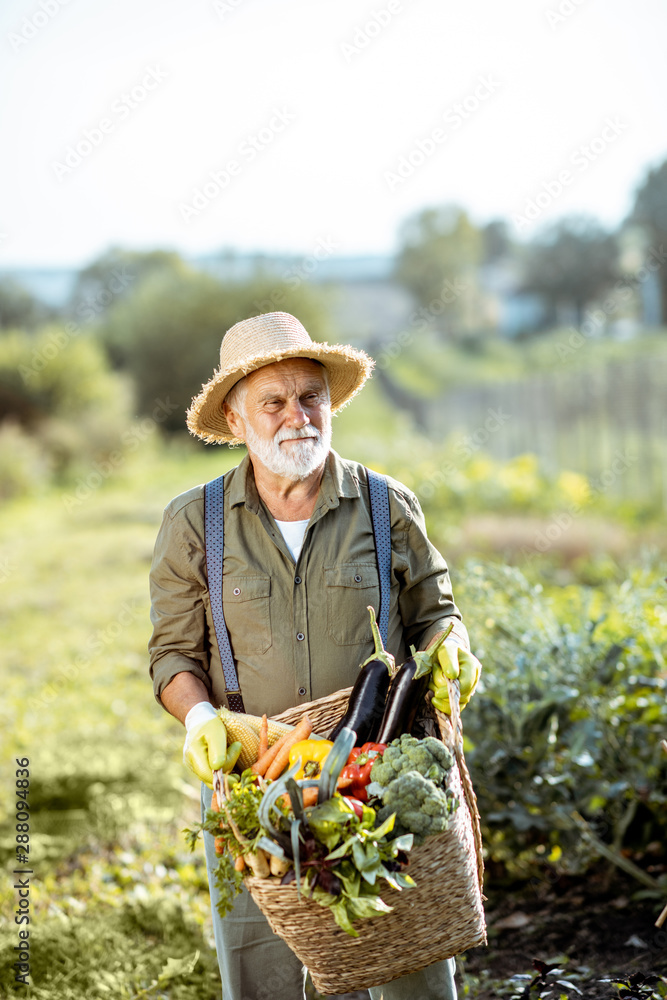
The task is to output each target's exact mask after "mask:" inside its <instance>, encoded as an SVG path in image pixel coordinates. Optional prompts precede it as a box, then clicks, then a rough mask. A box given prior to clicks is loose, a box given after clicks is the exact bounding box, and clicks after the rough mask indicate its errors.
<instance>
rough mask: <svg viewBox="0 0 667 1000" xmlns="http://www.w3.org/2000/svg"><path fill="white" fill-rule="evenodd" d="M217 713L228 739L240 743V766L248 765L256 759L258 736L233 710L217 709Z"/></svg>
mask: <svg viewBox="0 0 667 1000" xmlns="http://www.w3.org/2000/svg"><path fill="white" fill-rule="evenodd" d="M218 714H219V715H220V718H221V719H222V721H223V722H224V724H225V729H226V730H227V734H228V736H229V738H230V739H232V740H233V741H234V742H235V743H240V744H241V749H240V751H239V755H238V761H239V764H240V766H241V767H242V768H246V767H250V765H251V764H252V763H253V761H255V760H257V750H258V749H259V736H258V735H257V733H256V732H254V731H253V730H252V729H251V728H250V726H248V725H247V724H246V723H245V722H243V720H242V719H241V718H240V717H239V716H237V715H236V714H235V713H234V712H230V711H229V709H227V708H220V709H218Z"/></svg>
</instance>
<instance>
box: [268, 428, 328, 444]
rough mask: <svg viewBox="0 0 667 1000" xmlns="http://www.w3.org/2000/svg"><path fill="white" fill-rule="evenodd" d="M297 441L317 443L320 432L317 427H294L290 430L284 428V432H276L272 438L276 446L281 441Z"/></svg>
mask: <svg viewBox="0 0 667 1000" xmlns="http://www.w3.org/2000/svg"><path fill="white" fill-rule="evenodd" d="M299 439H301V440H304V439H306V440H307V439H311V440H315V441H319V440H320V432H319V431H318V429H317V427H300V428H296V427H295V428H293V429H291V430H290V429H289V428H288V427H286V428H285V429H284V430H281V431H276V436H275V438H274V440H275V441H276V443H277V444H281V443H282V442H283V441H298V440H299Z"/></svg>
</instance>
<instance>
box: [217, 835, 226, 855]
mask: <svg viewBox="0 0 667 1000" xmlns="http://www.w3.org/2000/svg"><path fill="white" fill-rule="evenodd" d="M215 853H216V854H217V855H218V857H220V855H221V854H224V853H225V838H224V837H216V838H215Z"/></svg>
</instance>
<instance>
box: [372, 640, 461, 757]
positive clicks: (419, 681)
mask: <svg viewBox="0 0 667 1000" xmlns="http://www.w3.org/2000/svg"><path fill="white" fill-rule="evenodd" d="M452 627H453V623H452V624H451V625H450V626H449V628H448V629H447V631H446V632H443V634H442V635H441V636H440V638H439V639H438V641H437V642H436V643H435V645H433V646H431V648H430V649H429V650H428V651H426V650H423V651H421V652H419V653H416V652H415V647H414V646H411V647H410V652H411V654H412V655H411V656H410V658H409V659H408V660H406V661H405V663H404V664H403V666H402V667H400V669H399V671H398V673H397V674H396V676H395V677H394V679H393V680H392V682H391V688H390V689H389V697H388V698H387V704H386V706H385V710H384V715H383V716H382V722H381V723H380V729H379V732H378V733H377V736H374V737H373V743H391V741H392V740H395V739H397V738H398V737H399V736H401V735H402V734H403V733H409V732H410V731H411V730H412V726H413V724H414V721H415V716H416V715H417V711H418V709H419V708H420V707H421V706H422V705H423V703H424V699H425V698H426V692H427V691H428V682H429V680H430V678H431V671H432V670H433V664H434V663H435V662H436V656H437V654H438V650H439V649H440V646H441V645H442V643H443V642H444V641H445V639H446V638H447V636H448V635H449V633H450V632H451V630H452Z"/></svg>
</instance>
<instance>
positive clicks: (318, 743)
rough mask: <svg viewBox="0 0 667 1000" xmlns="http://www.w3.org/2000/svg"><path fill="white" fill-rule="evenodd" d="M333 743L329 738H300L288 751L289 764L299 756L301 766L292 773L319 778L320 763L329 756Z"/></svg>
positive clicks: (294, 762) (296, 776)
mask: <svg viewBox="0 0 667 1000" xmlns="http://www.w3.org/2000/svg"><path fill="white" fill-rule="evenodd" d="M332 746H333V743H332V742H331V741H330V740H301V742H300V743H295V744H294V746H293V747H292V749H291V750H290V752H289V765H290V767H292V765H293V764H296V762H297V760H298V759H299V757H300V758H301V767H300V768H299V770H298V771H297V772H296V774H295V775H294V777H295V780H297V781H298V779H299V778H319V776H320V774H321V773H322V764H323V762H324V761H325V760H326V758H327V757H328V756H329V753H330V751H331V748H332Z"/></svg>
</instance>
